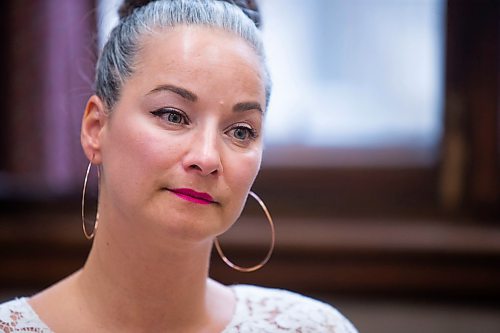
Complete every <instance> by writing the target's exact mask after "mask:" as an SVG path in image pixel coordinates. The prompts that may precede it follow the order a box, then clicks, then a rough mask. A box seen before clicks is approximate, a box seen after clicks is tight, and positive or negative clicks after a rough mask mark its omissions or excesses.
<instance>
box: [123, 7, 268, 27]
mask: <svg viewBox="0 0 500 333" xmlns="http://www.w3.org/2000/svg"><path fill="white" fill-rule="evenodd" d="M153 1H156V0H123V3H122V5H121V6H120V8H119V9H118V16H119V17H120V19H123V18H125V17H127V16H129V15H130V14H132V12H133V11H134V9H136V8H139V7H142V6H145V5H147V4H148V3H150V2H153ZM219 1H224V2H228V3H230V4H233V5H235V6H237V7H239V8H240V9H241V10H242V11H243V13H245V15H246V16H248V17H249V18H250V19H251V20H252V21H253V23H255V25H256V26H257V27H258V28H259V27H260V25H261V19H260V12H259V7H258V6H257V2H256V1H255V0H219Z"/></svg>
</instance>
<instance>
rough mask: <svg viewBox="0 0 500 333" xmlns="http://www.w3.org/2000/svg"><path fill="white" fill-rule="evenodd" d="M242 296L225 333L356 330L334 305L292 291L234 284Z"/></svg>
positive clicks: (351, 332) (349, 332)
mask: <svg viewBox="0 0 500 333" xmlns="http://www.w3.org/2000/svg"><path fill="white" fill-rule="evenodd" d="M233 290H234V291H235V294H236V297H237V299H238V302H237V307H236V312H235V314H234V317H233V319H232V320H231V323H230V324H229V325H228V327H227V328H226V329H225V330H224V331H223V332H222V333H281V332H298V333H313V332H314V333H320V332H321V333H356V332H357V330H356V329H355V328H354V326H353V325H352V324H351V323H350V322H349V320H347V319H346V318H345V317H344V316H343V315H341V314H340V313H339V312H338V311H337V310H336V309H335V308H333V307H332V306H330V305H328V304H325V303H322V302H320V301H317V300H314V299H312V298H309V297H305V296H302V295H299V294H296V293H293V292H290V291H286V290H279V289H268V288H261V287H256V286H249V285H239V286H233Z"/></svg>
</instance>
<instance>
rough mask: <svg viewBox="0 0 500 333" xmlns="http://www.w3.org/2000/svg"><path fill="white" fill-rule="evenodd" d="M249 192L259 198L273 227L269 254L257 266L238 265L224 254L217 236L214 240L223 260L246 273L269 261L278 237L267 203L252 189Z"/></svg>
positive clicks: (258, 200)
mask: <svg viewBox="0 0 500 333" xmlns="http://www.w3.org/2000/svg"><path fill="white" fill-rule="evenodd" d="M249 194H250V195H251V196H252V197H253V198H254V199H255V200H257V202H258V203H259V205H260V207H261V208H262V210H263V211H264V213H265V214H266V218H267V220H268V222H269V226H270V227H271V246H270V247H269V251H268V252H267V255H266V257H265V258H264V260H262V261H261V262H260V263H259V264H257V265H255V266H252V267H241V266H238V265H236V264H234V263H233V262H231V261H230V260H229V259H228V258H227V257H226V256H225V255H224V252H222V248H221V246H220V244H219V240H218V239H217V237H215V240H214V244H215V248H216V249H217V252H218V253H219V256H220V257H221V259H222V261H224V262H225V263H226V264H227V265H228V266H229V267H231V268H233V269H235V270H237V271H239V272H244V273H248V272H254V271H256V270H258V269H260V268H262V267H263V266H264V265H265V264H266V263H267V262H268V261H269V258H271V255H272V254H273V250H274V243H275V237H276V235H275V231H274V223H273V219H272V217H271V214H270V213H269V210H268V209H267V207H266V205H265V204H264V202H263V201H262V200H261V199H260V198H259V196H258V195H257V194H255V193H254V192H252V191H250V192H249Z"/></svg>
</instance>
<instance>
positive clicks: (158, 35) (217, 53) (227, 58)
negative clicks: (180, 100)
mask: <svg viewBox="0 0 500 333" xmlns="http://www.w3.org/2000/svg"><path fill="white" fill-rule="evenodd" d="M134 69H135V72H134V74H133V76H136V77H137V78H138V79H139V80H140V79H142V80H147V81H148V82H151V83H153V82H155V83H158V84H161V83H165V82H170V83H176V84H180V85H183V86H186V85H187V86H189V85H191V84H193V83H195V82H194V81H203V82H205V83H211V84H218V85H228V84H229V85H231V87H232V88H233V89H234V88H238V87H239V88H240V89H243V90H245V91H248V92H251V93H253V94H259V95H261V94H262V95H264V91H263V90H264V79H263V77H264V75H263V67H262V64H261V61H260V59H259V57H258V55H257V53H256V52H255V51H254V50H253V48H252V47H251V46H250V45H249V44H248V43H247V42H246V41H245V40H244V39H242V38H241V37H239V36H237V35H235V34H233V33H230V32H227V31H224V30H221V29H217V28H210V27H204V26H178V27H174V28H165V29H161V30H158V31H155V32H153V33H151V34H148V35H146V36H144V37H143V39H142V41H141V45H140V48H139V51H138V54H137V56H136V59H135V66H134Z"/></svg>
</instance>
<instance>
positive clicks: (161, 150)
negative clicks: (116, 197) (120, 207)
mask: <svg viewBox="0 0 500 333" xmlns="http://www.w3.org/2000/svg"><path fill="white" fill-rule="evenodd" d="M132 120H134V119H132ZM108 134H109V135H108V139H109V140H108V142H107V146H106V148H107V149H106V150H105V151H104V152H103V153H104V154H103V165H104V168H105V169H109V172H108V174H109V176H111V177H114V179H113V180H112V182H113V184H114V185H113V186H117V187H118V188H121V190H122V191H123V190H125V189H126V188H127V186H133V187H135V188H137V187H140V186H141V185H148V186H150V185H151V183H150V181H148V179H147V178H148V177H149V176H152V175H156V174H157V171H158V172H159V171H161V170H164V169H165V168H168V167H169V166H171V165H172V164H173V161H174V160H175V159H176V158H177V154H176V151H178V149H176V148H175V142H173V141H172V140H165V138H164V137H162V135H161V134H162V133H161V132H160V131H158V130H156V129H154V128H151V126H148V124H147V123H144V122H143V121H141V119H135V121H130V122H128V123H127V122H122V123H121V124H120V126H115V127H113V128H112V129H111V131H109V133H108ZM146 170H147V171H148V172H145V171H146Z"/></svg>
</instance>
